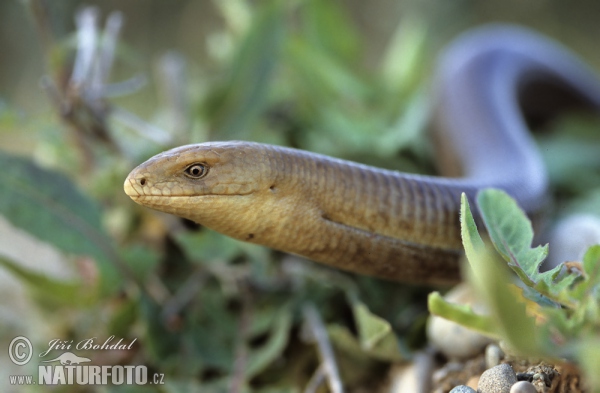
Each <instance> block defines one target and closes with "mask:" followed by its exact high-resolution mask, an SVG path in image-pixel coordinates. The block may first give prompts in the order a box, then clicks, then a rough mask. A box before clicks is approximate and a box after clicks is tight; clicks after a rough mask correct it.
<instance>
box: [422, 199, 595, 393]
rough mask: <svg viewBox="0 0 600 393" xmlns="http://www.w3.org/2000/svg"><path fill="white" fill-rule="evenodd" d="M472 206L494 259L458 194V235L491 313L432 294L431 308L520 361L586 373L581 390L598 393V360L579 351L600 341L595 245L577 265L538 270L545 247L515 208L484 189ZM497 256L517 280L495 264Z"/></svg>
mask: <svg viewBox="0 0 600 393" xmlns="http://www.w3.org/2000/svg"><path fill="white" fill-rule="evenodd" d="M477 206H478V208H479V211H480V213H481V216H482V219H483V223H484V225H485V228H486V230H487V233H488V234H489V237H490V241H491V243H492V244H493V248H495V250H496V251H497V253H495V252H494V251H492V249H491V247H486V245H485V244H484V241H483V240H482V238H481V237H480V235H479V233H478V230H477V227H476V225H475V221H474V219H473V214H472V213H471V209H470V207H469V203H468V201H467V198H466V196H465V195H464V194H463V198H462V204H461V228H462V229H461V232H462V237H463V244H464V247H465V252H466V254H467V259H468V261H469V265H470V266H471V268H472V270H471V274H470V276H471V277H470V283H471V285H472V286H473V287H474V288H476V289H477V291H478V293H479V294H480V295H481V296H482V298H483V299H485V303H486V305H487V307H488V312H489V315H478V314H477V313H474V312H473V311H472V310H470V309H466V308H465V307H464V306H456V305H454V304H452V303H449V302H446V301H445V300H443V299H442V298H441V297H440V296H439V295H438V294H436V293H434V294H431V295H430V298H429V308H430V310H431V311H432V313H434V314H436V315H439V316H442V317H444V318H447V319H450V320H453V321H455V322H457V323H459V324H461V325H463V326H468V327H471V328H474V329H476V330H479V331H481V332H483V333H485V334H488V335H491V336H493V337H495V338H500V339H503V340H505V341H506V342H507V343H508V344H509V345H510V347H511V348H512V351H513V352H514V353H518V354H521V355H522V356H526V357H541V358H545V359H547V360H549V361H558V362H560V361H563V360H562V359H566V360H568V361H572V362H575V364H577V365H579V366H580V367H581V368H582V370H584V372H585V377H586V381H587V385H586V386H587V388H588V389H590V391H592V392H599V391H600V384H598V378H597V376H596V372H597V370H598V367H599V366H600V357H598V356H597V355H593V354H592V353H591V352H590V351H588V350H586V349H585V348H590V347H594V346H595V345H596V344H597V343H598V342H599V340H600V337H599V335H598V334H599V333H598V332H599V331H600V329H599V327H600V302H599V301H598V300H599V299H598V293H599V291H598V289H599V288H600V275H599V274H598V272H599V270H600V245H595V246H592V247H590V248H589V249H588V251H587V252H586V254H585V256H584V257H583V261H582V262H581V263H579V264H576V265H575V266H574V263H573V262H563V263H561V264H560V265H558V266H556V267H555V268H553V269H551V270H548V271H540V267H541V264H542V262H543V261H544V259H545V258H546V256H547V255H548V245H545V246H538V247H533V248H532V247H531V245H532V243H533V230H532V227H531V222H530V221H529V219H528V218H527V216H526V215H525V213H524V212H523V211H522V210H521V209H520V208H519V206H518V205H517V203H516V202H515V201H514V200H513V199H512V198H511V197H510V196H508V195H507V194H506V193H504V192H503V191H499V190H493V189H489V190H484V191H482V192H480V193H479V194H478V196H477ZM498 255H499V256H501V257H502V259H504V261H505V262H506V263H507V265H508V266H509V267H510V268H511V269H512V270H513V272H514V273H515V274H516V276H517V277H518V281H517V280H512V279H511V277H510V276H509V275H508V274H507V271H506V270H505V269H502V267H501V265H500V264H498V263H497V260H498V258H497V257H498Z"/></svg>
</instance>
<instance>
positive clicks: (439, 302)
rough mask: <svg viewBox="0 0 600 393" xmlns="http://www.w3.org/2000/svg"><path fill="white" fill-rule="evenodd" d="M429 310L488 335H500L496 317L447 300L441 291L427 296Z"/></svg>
mask: <svg viewBox="0 0 600 393" xmlns="http://www.w3.org/2000/svg"><path fill="white" fill-rule="evenodd" d="M427 306H428V308H429V312H431V313H432V314H434V315H437V316H439V317H442V318H445V319H447V320H449V321H453V322H456V323H458V324H459V325H461V326H464V327H466V328H469V329H471V330H475V331H477V332H479V333H482V334H485V335H486V336H491V337H498V329H497V326H496V323H495V322H494V319H493V318H491V317H489V316H487V315H479V314H477V313H475V312H474V311H473V309H471V307H469V306H467V305H464V304H456V303H451V302H448V301H446V300H445V299H444V298H443V297H442V296H441V295H440V294H439V292H432V293H430V294H429V297H428V298H427Z"/></svg>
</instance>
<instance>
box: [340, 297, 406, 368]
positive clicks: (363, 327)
mask: <svg viewBox="0 0 600 393" xmlns="http://www.w3.org/2000/svg"><path fill="white" fill-rule="evenodd" d="M352 310H353V313H354V320H355V322H356V326H357V328H358V336H359V337H358V338H359V341H360V344H361V347H362V348H363V350H366V351H368V352H369V353H370V354H371V355H372V356H374V357H376V358H379V359H382V360H398V359H400V358H401V356H400V352H399V350H398V341H397V339H396V335H395V334H394V331H393V330H392V326H391V325H390V323H389V322H388V321H386V320H385V319H383V318H381V317H379V316H377V315H375V314H373V313H371V312H370V311H369V309H368V308H367V306H365V305H364V304H363V303H361V302H358V301H356V302H354V304H353V306H352Z"/></svg>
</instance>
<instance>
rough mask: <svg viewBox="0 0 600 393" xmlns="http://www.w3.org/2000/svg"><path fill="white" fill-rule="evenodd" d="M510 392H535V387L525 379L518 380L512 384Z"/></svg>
mask: <svg viewBox="0 0 600 393" xmlns="http://www.w3.org/2000/svg"><path fill="white" fill-rule="evenodd" d="M510 393H537V389H536V388H535V386H533V385H532V384H530V383H529V382H527V381H520V382H517V383H515V384H514V385H512V387H511V388H510Z"/></svg>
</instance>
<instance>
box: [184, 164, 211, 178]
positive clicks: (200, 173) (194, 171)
mask: <svg viewBox="0 0 600 393" xmlns="http://www.w3.org/2000/svg"><path fill="white" fill-rule="evenodd" d="M207 173H208V167H207V166H206V165H204V164H193V165H190V166H188V167H187V168H186V169H185V174H186V176H188V177H192V178H194V179H200V178H201V177H204V176H205V175H206V174H207Z"/></svg>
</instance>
